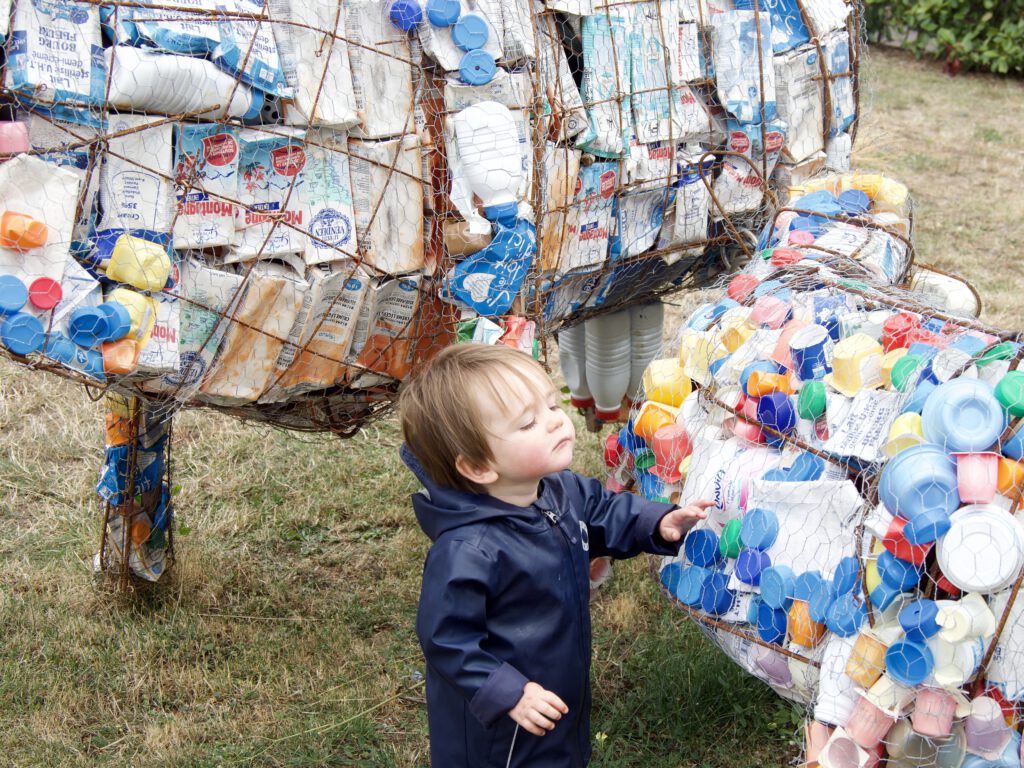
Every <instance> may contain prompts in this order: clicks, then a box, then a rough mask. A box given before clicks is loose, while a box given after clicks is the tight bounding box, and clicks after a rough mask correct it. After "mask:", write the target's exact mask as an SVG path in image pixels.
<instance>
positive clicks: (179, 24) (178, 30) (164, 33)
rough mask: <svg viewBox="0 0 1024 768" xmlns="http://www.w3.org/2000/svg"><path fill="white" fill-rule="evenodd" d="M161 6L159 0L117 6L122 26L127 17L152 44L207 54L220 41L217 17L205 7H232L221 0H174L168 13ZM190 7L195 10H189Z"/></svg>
mask: <svg viewBox="0 0 1024 768" xmlns="http://www.w3.org/2000/svg"><path fill="white" fill-rule="evenodd" d="M146 6H161V7H160V8H148V7H146ZM163 6H164V4H163V3H162V2H161V1H160V0H142V3H141V4H140V7H137V8H131V7H124V8H120V9H119V11H118V14H119V21H120V22H121V27H124V26H125V25H124V22H125V21H126V20H127V21H128V22H129V24H131V25H132V27H133V28H134V31H135V33H136V34H138V35H139V36H141V37H142V38H144V39H145V40H146V42H148V43H149V44H150V45H152V46H153V47H154V48H159V49H160V50H162V51H167V52H168V53H177V54H181V55H183V56H206V55H208V54H212V53H213V51H214V49H216V47H217V46H218V45H219V44H220V41H221V37H220V24H219V23H218V19H217V18H216V17H214V16H210V15H206V14H205V13H204V12H205V11H215V10H218V9H220V10H234V9H228V8H227V7H225V6H224V3H223V1H222V0H174V6H175V11H174V12H173V13H169V12H168V11H167V10H166V8H165V7H163ZM189 11H196V13H194V14H190V13H189ZM124 17H127V19H126V18H124ZM119 31H120V29H119ZM127 31H128V30H126V32H127ZM129 34H130V33H129ZM122 42H127V41H125V40H122Z"/></svg>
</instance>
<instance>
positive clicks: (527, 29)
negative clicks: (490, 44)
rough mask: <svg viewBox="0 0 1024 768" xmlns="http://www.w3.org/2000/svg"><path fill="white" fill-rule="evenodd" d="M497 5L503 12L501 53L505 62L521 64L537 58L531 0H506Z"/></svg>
mask: <svg viewBox="0 0 1024 768" xmlns="http://www.w3.org/2000/svg"><path fill="white" fill-rule="evenodd" d="M497 5H498V8H499V9H500V10H501V24H502V28H503V39H502V46H501V51H502V55H503V57H504V59H505V61H508V62H520V61H525V60H527V59H534V58H536V56H537V44H536V41H535V38H534V36H533V23H532V21H531V18H530V17H531V15H532V11H531V5H532V3H531V0H506V2H502V3H497Z"/></svg>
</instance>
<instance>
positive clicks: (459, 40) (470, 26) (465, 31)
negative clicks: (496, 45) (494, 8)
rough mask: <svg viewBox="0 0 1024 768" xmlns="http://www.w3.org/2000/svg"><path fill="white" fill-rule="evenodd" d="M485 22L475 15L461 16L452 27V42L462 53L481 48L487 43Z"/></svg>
mask: <svg viewBox="0 0 1024 768" xmlns="http://www.w3.org/2000/svg"><path fill="white" fill-rule="evenodd" d="M487 34H488V32H487V22H486V21H484V19H483V17H482V16H480V15H478V14H476V13H466V14H463V15H462V16H461V17H460V18H459V20H458V21H456V22H455V26H453V27H452V42H454V43H455V45H457V46H458V47H459V48H461V49H462V50H464V51H475V50H477V49H478V48H483V47H484V43H486V42H487Z"/></svg>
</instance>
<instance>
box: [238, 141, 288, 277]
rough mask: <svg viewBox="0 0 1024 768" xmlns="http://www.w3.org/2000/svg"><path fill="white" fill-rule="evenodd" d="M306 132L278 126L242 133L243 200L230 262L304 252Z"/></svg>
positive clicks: (240, 189) (240, 199)
mask: <svg viewBox="0 0 1024 768" xmlns="http://www.w3.org/2000/svg"><path fill="white" fill-rule="evenodd" d="M302 136H303V133H302V132H301V131H297V130H294V129H279V130H278V131H276V132H275V134H269V133H263V132H261V131H253V130H242V131H241V132H240V133H239V142H240V144H241V147H240V150H239V161H238V167H239V172H238V191H237V193H236V195H235V199H237V200H238V202H239V203H240V204H241V205H242V208H241V209H240V210H239V211H238V213H237V218H236V220H235V239H234V243H233V245H232V249H231V252H230V254H229V255H228V257H227V258H226V259H225V261H227V262H235V261H246V260H249V259H256V258H270V257H273V256H277V255H279V254H286V253H304V252H305V250H306V234H305V228H306V223H305V218H304V215H303V210H302V194H303V192H302V185H303V179H302V169H303V168H304V167H305V165H306V148H305V145H304V144H303V142H302Z"/></svg>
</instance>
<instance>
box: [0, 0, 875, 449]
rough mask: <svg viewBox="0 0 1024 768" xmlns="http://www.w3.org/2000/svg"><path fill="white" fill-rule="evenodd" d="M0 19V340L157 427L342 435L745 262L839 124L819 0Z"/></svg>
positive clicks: (241, 6)
mask: <svg viewBox="0 0 1024 768" xmlns="http://www.w3.org/2000/svg"><path fill="white" fill-rule="evenodd" d="M4 5H8V4H4ZM9 5H10V6H11V8H10V9H7V8H6V7H5V8H0V26H3V27H6V28H3V29H0V32H2V33H4V35H5V37H6V40H7V44H6V47H5V53H6V61H5V75H4V89H3V90H4V93H5V95H6V99H7V102H8V103H7V105H6V106H5V110H6V113H7V114H6V115H5V117H7V118H9V119H8V120H7V122H3V123H2V124H0V128H2V129H3V136H2V138H3V141H4V147H3V149H4V150H5V152H6V154H5V157H7V158H8V159H7V160H6V162H4V163H3V164H2V165H0V196H2V203H3V210H4V214H3V215H4V219H3V222H2V223H0V228H2V229H3V232H2V233H0V238H2V239H0V246H2V247H0V276H2V279H3V281H4V282H3V286H4V306H3V307H2V311H3V314H4V323H3V327H4V332H3V333H0V340H2V342H3V343H2V345H0V347H2V348H3V350H4V353H5V354H6V355H7V356H8V357H10V358H12V359H14V360H15V361H16V362H19V363H22V364H25V365H28V366H31V367H34V368H38V369H46V370H49V371H52V372H54V373H58V374H59V375H62V376H66V377H69V378H74V379H77V380H79V381H82V382H83V383H87V384H89V385H90V386H92V387H94V388H102V389H112V390H116V391H118V392H121V393H125V394H131V395H133V396H136V397H140V398H142V399H144V400H145V401H146V402H147V406H146V407H147V408H148V409H150V410H153V411H154V412H159V413H164V412H167V413H169V412H172V411H173V410H174V409H176V408H178V407H182V406H190V407H212V408H216V409H219V410H222V411H225V412H228V413H231V414H233V415H237V416H240V417H243V418H250V419H256V420H261V421H265V422H269V423H271V424H274V425H278V426H282V427H286V428H290V429H304V430H314V431H327V430H330V431H333V432H336V433H338V434H341V435H349V434H352V433H354V432H355V431H356V430H358V428H359V427H360V426H361V425H363V424H365V423H366V422H367V421H368V420H369V419H372V418H374V417H375V416H377V415H379V414H381V413H383V412H385V411H386V410H387V409H388V408H389V406H390V405H391V404H392V402H393V401H394V397H395V393H396V391H397V386H398V383H399V382H400V381H401V379H402V378H403V377H405V376H406V375H407V374H408V373H409V372H410V371H411V370H412V369H413V368H415V366H416V365H418V364H420V363H422V362H423V361H425V360H427V359H429V357H430V356H431V355H432V354H433V353H434V352H436V351H437V350H438V349H440V348H441V347H442V346H444V345H446V344H449V343H452V342H454V341H456V340H457V339H460V338H476V339H477V340H491V341H493V340H495V339H497V338H501V340H502V342H503V343H510V344H513V345H518V346H520V347H521V348H523V349H525V350H527V351H533V352H534V353H535V354H539V355H543V354H544V351H545V338H546V334H548V333H549V332H551V331H553V330H555V329H557V328H558V327H560V326H561V325H562V324H564V323H565V322H566V321H569V322H576V321H578V319H579V318H581V317H583V316H586V315H588V314H590V315H593V314H599V313H603V312H607V311H609V310H612V309H616V308H621V307H624V306H628V305H630V304H635V303H639V302H644V301H649V300H651V299H652V298H654V297H657V296H658V295H660V294H662V293H664V292H667V291H673V290H678V289H680V288H682V287H686V286H688V285H698V284H702V283H704V282H706V281H707V280H708V279H709V274H710V273H709V271H708V268H709V266H711V265H716V264H720V263H721V262H722V261H725V262H726V263H727V264H728V263H730V262H735V260H736V257H737V256H738V257H740V258H741V259H743V258H748V257H749V256H750V254H751V253H753V236H752V235H751V233H752V232H755V231H757V230H758V229H759V228H760V226H761V224H762V223H763V221H764V220H765V218H766V217H767V216H768V215H769V213H770V212H771V211H772V210H774V208H775V206H776V205H777V204H778V192H777V190H779V189H783V188H784V187H785V186H786V185H788V184H790V183H792V182H793V181H794V180H796V181H799V180H801V179H803V178H806V177H809V176H810V175H812V174H814V173H816V172H820V171H821V170H822V169H823V168H824V167H825V166H826V165H828V166H829V167H833V168H840V169H843V168H845V167H846V166H847V165H848V163H849V151H850V146H851V144H852V140H853V136H854V133H855V131H856V114H857V107H858V105H857V98H858V96H857V94H858V86H857V71H858V62H859V59H860V55H859V51H860V40H861V34H860V9H859V7H858V6H857V5H855V4H847V3H844V2H842V1H841V0H808V1H807V2H802V3H801V2H795V1H794V2H782V3H769V4H762V5H760V6H759V5H758V4H753V3H744V2H736V3H733V2H730V1H729V0H710V1H708V0H699V1H698V0H678V1H677V0H673V2H658V3H656V2H626V3H609V4H596V3H593V2H590V1H588V0H584V1H583V2H577V1H576V0H573V1H572V2H566V0H552V2H548V3H546V4H542V3H539V2H530V0H518V1H517V2H513V3H501V4H499V3H493V2H490V0H473V1H470V0H464V1H462V2H460V1H459V0H431V1H430V2H427V3H425V4H422V5H421V4H419V3H417V2H416V0H389V1H388V2H382V1H380V0H354V1H353V2H345V3H340V2H332V3H320V2H313V1H312V0H268V1H267V2H256V1H255V0H230V1H224V0H218V1H217V2H214V0H189V2H148V1H145V2H109V3H100V2H61V3H57V2H50V1H49V0H19V1H18V2H14V3H10V4H9ZM7 10H10V13H7V12H6V11H7ZM826 150H827V152H828V154H826ZM535 347H539V349H535Z"/></svg>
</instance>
